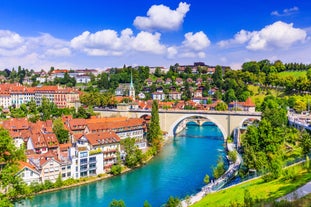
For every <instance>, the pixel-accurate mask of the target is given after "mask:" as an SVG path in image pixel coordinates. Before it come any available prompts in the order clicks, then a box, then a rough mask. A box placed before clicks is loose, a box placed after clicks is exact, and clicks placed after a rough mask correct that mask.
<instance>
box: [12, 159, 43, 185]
mask: <svg viewBox="0 0 311 207" xmlns="http://www.w3.org/2000/svg"><path fill="white" fill-rule="evenodd" d="M16 175H17V176H19V177H20V178H22V180H23V181H24V182H25V183H26V184H27V185H30V184H31V183H40V182H41V178H40V172H39V171H38V170H37V169H36V168H35V167H34V166H33V165H31V164H30V163H28V162H23V161H20V162H19V171H18V173H17V174H16Z"/></svg>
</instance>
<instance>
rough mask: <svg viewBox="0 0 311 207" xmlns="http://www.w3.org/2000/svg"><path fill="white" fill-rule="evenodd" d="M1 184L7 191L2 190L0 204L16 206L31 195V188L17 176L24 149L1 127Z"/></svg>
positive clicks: (23, 157) (23, 156)
mask: <svg viewBox="0 0 311 207" xmlns="http://www.w3.org/2000/svg"><path fill="white" fill-rule="evenodd" d="M0 137H1V139H0V165H1V167H2V169H1V170H0V186H1V188H2V189H6V192H5V193H3V191H2V192H0V204H1V205H2V206H14V203H15V202H19V201H21V200H22V199H24V198H29V197H30V196H31V190H30V188H29V187H28V186H27V185H26V184H25V183H24V182H23V181H22V179H21V178H20V177H19V176H16V174H17V172H18V171H19V168H18V161H20V160H24V159H25V153H24V149H23V148H21V149H17V148H16V147H15V145H14V143H13V140H12V138H11V137H10V136H9V132H8V131H7V130H5V129H3V128H1V129H0Z"/></svg>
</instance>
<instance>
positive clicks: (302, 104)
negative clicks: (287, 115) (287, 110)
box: [293, 99, 307, 113]
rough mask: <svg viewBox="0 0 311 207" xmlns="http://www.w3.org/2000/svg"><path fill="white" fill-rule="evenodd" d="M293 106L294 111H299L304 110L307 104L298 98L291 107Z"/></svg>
mask: <svg viewBox="0 0 311 207" xmlns="http://www.w3.org/2000/svg"><path fill="white" fill-rule="evenodd" d="M293 108H294V109H295V111H296V112H297V113H300V112H302V111H305V110H306V108H307V104H306V102H304V101H303V100H299V99H298V100H296V101H295V104H294V107H293Z"/></svg>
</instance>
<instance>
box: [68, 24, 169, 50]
mask: <svg viewBox="0 0 311 207" xmlns="http://www.w3.org/2000/svg"><path fill="white" fill-rule="evenodd" d="M160 39H161V34H160V33H150V32H144V31H142V32H140V33H138V34H137V35H136V36H135V35H133V31H132V30H131V29H124V30H123V31H121V34H120V35H119V34H118V33H117V32H116V31H114V30H102V31H98V32H96V33H90V32H88V31H86V32H83V33H82V34H81V35H79V36H77V37H75V38H73V39H72V40H71V47H72V48H74V49H77V50H80V51H82V52H84V53H86V54H88V55H90V56H120V55H123V54H124V53H126V52H128V51H136V52H148V53H154V54H162V53H164V52H165V49H166V47H165V46H164V45H162V44H161V43H160Z"/></svg>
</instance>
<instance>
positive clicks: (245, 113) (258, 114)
mask: <svg viewBox="0 0 311 207" xmlns="http://www.w3.org/2000/svg"><path fill="white" fill-rule="evenodd" d="M94 111H110V112H139V113H151V110H143V109H128V110H118V109H105V108H96V109H94ZM159 113H186V114H189V113H191V114H228V115H250V116H261V112H249V111H213V110H180V109H159Z"/></svg>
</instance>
